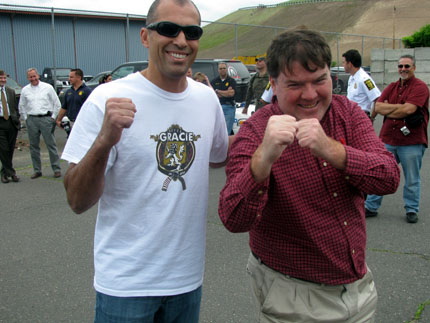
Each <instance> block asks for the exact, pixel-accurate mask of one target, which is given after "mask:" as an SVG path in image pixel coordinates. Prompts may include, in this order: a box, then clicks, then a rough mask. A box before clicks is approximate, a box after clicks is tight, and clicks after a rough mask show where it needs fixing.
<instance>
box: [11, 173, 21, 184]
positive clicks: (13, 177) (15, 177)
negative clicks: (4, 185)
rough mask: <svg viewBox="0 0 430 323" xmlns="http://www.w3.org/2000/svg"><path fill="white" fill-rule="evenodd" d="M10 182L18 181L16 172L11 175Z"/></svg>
mask: <svg viewBox="0 0 430 323" xmlns="http://www.w3.org/2000/svg"><path fill="white" fill-rule="evenodd" d="M12 182H15V183H18V182H19V177H18V176H17V175H16V174H13V175H12Z"/></svg>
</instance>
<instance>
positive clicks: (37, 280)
mask: <svg viewBox="0 0 430 323" xmlns="http://www.w3.org/2000/svg"><path fill="white" fill-rule="evenodd" d="M380 124H381V118H380V117H379V118H378V119H377V121H376V123H375V128H376V129H378V130H379V128H380ZM56 138H57V143H58V147H59V150H60V151H62V149H63V146H64V142H65V140H66V138H65V133H64V132H63V131H62V130H60V129H57V130H56ZM42 142H43V140H42ZM18 146H19V149H20V150H18V149H17V150H16V152H15V157H14V165H15V167H16V169H17V172H18V175H19V176H20V177H21V181H20V182H19V183H8V184H0V202H1V213H0V223H1V226H0V322H7V323H12V322H20V323H21V322H43V323H50V322H53V323H54V322H55V323H57V322H92V321H93V313H94V298H95V297H94V296H95V293H94V290H93V287H92V279H93V277H92V276H93V259H92V253H93V252H92V247H93V233H94V225H95V220H96V212H97V210H96V207H93V208H92V209H90V210H89V211H87V212H85V213H84V214H81V215H76V214H74V213H73V212H72V211H71V210H70V208H69V206H68V205H67V201H66V196H65V191H64V188H63V183H62V178H59V179H56V178H54V177H53V172H52V169H51V168H50V164H49V158H48V154H47V151H46V148H45V147H44V146H43V144H42V158H43V176H42V177H41V178H38V179H35V180H32V179H30V176H31V174H32V173H33V170H32V166H31V160H30V153H29V148H28V140H27V136H26V132H25V131H23V132H21V134H20V136H19V145H18ZM66 168H67V164H66V163H65V162H64V161H63V162H62V169H63V170H62V172H63V174H64V172H65V170H66ZM224 182H225V174H224V169H223V168H222V169H211V171H210V188H209V211H208V231H207V253H206V272H205V280H204V284H203V299H202V307H201V320H200V321H201V322H204V323H209V322H214V323H227V322H231V323H250V322H254V321H253V304H252V298H251V294H250V293H251V291H250V286H249V281H248V277H247V274H246V270H245V267H246V262H247V259H248V255H249V247H248V235H247V234H233V233H230V232H228V231H227V230H226V229H225V228H224V227H223V225H222V224H221V222H220V220H219V218H218V214H217V207H218V196H219V191H220V190H221V188H222V186H223V184H224ZM402 187H403V181H402V183H401V185H400V187H399V189H398V191H397V192H396V193H395V194H393V195H389V196H386V197H385V198H384V201H383V205H382V207H381V209H380V211H379V215H378V216H377V217H376V218H371V219H367V233H368V244H367V262H368V265H369V267H370V268H371V270H372V271H373V274H374V277H375V282H376V286H377V289H378V294H379V300H378V310H377V315H376V322H377V323H397V322H399V323H400V322H409V321H410V322H413V320H414V317H415V315H416V314H417V315H419V320H417V321H414V322H420V323H425V322H427V323H429V322H430V305H427V306H425V307H424V310H423V311H422V312H420V311H419V309H420V304H423V303H425V302H426V301H427V302H430V234H429V228H430V196H429V193H428V191H427V188H428V187H430V153H429V152H426V154H425V157H424V161H423V168H422V189H421V192H422V197H421V211H420V214H419V222H418V223H417V224H409V223H406V221H405V212H404V209H403V199H402Z"/></svg>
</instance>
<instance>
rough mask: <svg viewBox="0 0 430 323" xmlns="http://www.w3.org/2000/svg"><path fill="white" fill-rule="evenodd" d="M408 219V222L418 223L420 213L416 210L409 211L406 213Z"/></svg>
mask: <svg viewBox="0 0 430 323" xmlns="http://www.w3.org/2000/svg"><path fill="white" fill-rule="evenodd" d="M406 221H407V222H408V223H417V222H418V215H417V214H416V213H415V212H408V213H406Z"/></svg>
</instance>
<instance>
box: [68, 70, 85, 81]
mask: <svg viewBox="0 0 430 323" xmlns="http://www.w3.org/2000/svg"><path fill="white" fill-rule="evenodd" d="M70 72H75V75H78V76H80V77H81V81H82V80H83V79H84V72H83V71H82V70H81V69H80V68H72V69H71V70H70Z"/></svg>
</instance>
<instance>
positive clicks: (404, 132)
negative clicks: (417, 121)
mask: <svg viewBox="0 0 430 323" xmlns="http://www.w3.org/2000/svg"><path fill="white" fill-rule="evenodd" d="M400 131H401V132H402V134H403V135H404V136H407V135H409V134H410V133H411V131H410V130H409V129H408V127H406V126H403V127H401V128H400Z"/></svg>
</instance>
